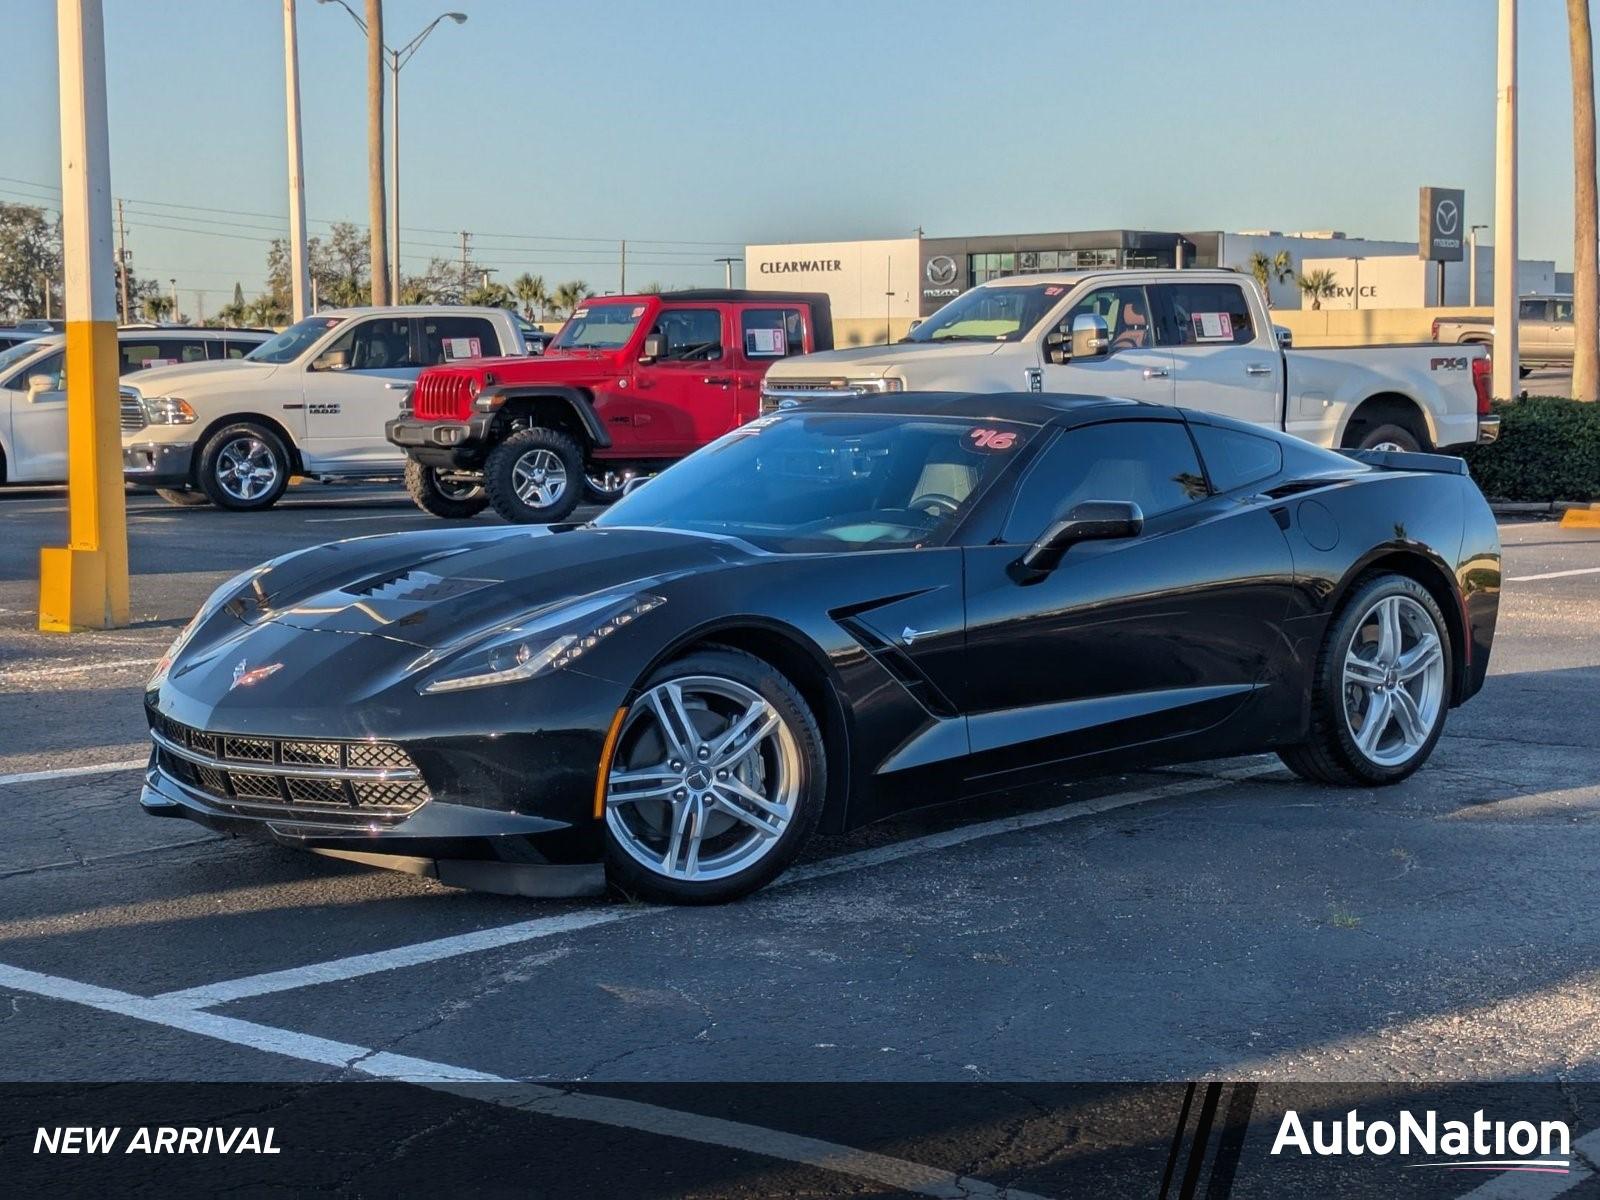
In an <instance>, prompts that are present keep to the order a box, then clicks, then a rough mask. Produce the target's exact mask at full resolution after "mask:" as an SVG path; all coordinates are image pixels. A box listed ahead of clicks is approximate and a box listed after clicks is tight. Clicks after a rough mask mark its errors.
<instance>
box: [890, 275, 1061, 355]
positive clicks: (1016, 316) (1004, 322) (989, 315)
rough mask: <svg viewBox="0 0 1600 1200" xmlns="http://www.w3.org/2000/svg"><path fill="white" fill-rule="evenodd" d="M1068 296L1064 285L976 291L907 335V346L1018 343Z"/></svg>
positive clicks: (1051, 284) (966, 294)
mask: <svg viewBox="0 0 1600 1200" xmlns="http://www.w3.org/2000/svg"><path fill="white" fill-rule="evenodd" d="M1066 294H1067V286H1066V284H1062V283H1038V284H1034V285H1032V286H1031V287H1019V286H1011V287H1007V286H1001V287H980V288H973V289H972V290H971V291H970V292H963V293H962V294H961V295H959V296H957V297H956V298H955V299H954V300H952V301H950V303H949V304H946V305H945V306H944V307H943V308H941V309H940V310H939V311H938V312H936V313H934V314H933V316H931V317H929V318H928V319H927V320H926V321H924V322H922V324H920V325H918V326H917V327H916V328H915V329H913V330H912V331H911V332H910V333H908V334H906V336H905V337H904V338H902V339H901V340H902V341H907V342H1016V341H1020V340H1021V339H1022V338H1023V337H1024V336H1026V334H1027V333H1028V331H1029V330H1030V329H1032V328H1033V327H1034V326H1035V325H1037V324H1038V323H1039V322H1040V321H1042V320H1043V319H1044V317H1045V314H1047V313H1048V312H1049V311H1050V310H1051V309H1052V308H1054V307H1055V306H1056V304H1057V303H1058V302H1059V301H1060V300H1061V298H1062V297H1063V296H1065V295H1066Z"/></svg>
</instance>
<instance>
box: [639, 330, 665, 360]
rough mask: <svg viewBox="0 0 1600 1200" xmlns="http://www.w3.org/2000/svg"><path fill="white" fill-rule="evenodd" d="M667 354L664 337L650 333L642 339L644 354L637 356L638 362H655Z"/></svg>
mask: <svg viewBox="0 0 1600 1200" xmlns="http://www.w3.org/2000/svg"><path fill="white" fill-rule="evenodd" d="M666 352H667V339H666V337H665V335H663V334H659V333H652V334H649V335H648V336H646V338H645V339H644V352H643V353H642V354H640V355H639V361H640V362H644V363H647V362H655V361H656V359H658V358H660V357H662V356H663V355H665V354H666Z"/></svg>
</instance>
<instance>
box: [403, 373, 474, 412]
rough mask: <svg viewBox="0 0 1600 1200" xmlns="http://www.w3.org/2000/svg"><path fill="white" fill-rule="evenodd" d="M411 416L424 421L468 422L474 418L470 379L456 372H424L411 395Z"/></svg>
mask: <svg viewBox="0 0 1600 1200" xmlns="http://www.w3.org/2000/svg"><path fill="white" fill-rule="evenodd" d="M411 413H412V415H413V416H415V417H417V418H419V419H420V420H423V421H465V420H466V419H467V418H468V417H470V416H471V415H472V391H471V382H470V380H469V379H468V377H467V376H466V375H462V374H459V373H457V372H454V371H439V370H428V371H424V372H423V373H422V374H421V375H420V376H419V377H418V378H417V386H416V388H415V389H414V390H413V391H412V393H411Z"/></svg>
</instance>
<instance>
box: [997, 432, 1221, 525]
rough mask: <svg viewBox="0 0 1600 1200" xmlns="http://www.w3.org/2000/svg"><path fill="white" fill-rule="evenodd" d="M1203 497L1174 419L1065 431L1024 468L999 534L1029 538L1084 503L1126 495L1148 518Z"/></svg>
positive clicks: (1196, 466)
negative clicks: (1003, 527) (1013, 500)
mask: <svg viewBox="0 0 1600 1200" xmlns="http://www.w3.org/2000/svg"><path fill="white" fill-rule="evenodd" d="M1208 494H1209V493H1208V492H1207V490H1206V482H1205V476H1204V475H1202V474H1201V472H1200V460H1199V459H1197V458H1196V457H1195V453H1194V443H1193V442H1191V441H1190V440H1189V435H1188V433H1187V432H1186V431H1185V430H1184V427H1183V426H1182V425H1181V424H1179V423H1178V422H1176V421H1112V422H1109V423H1107V424H1105V425H1090V426H1087V427H1086V428H1083V429H1069V430H1067V431H1066V432H1065V433H1064V434H1062V435H1061V436H1060V437H1058V438H1057V439H1056V440H1055V441H1054V442H1053V443H1051V445H1050V446H1048V447H1047V448H1046V449H1045V451H1044V453H1043V454H1041V455H1040V456H1039V458H1038V459H1037V460H1035V462H1034V464H1033V465H1032V466H1031V467H1029V468H1028V474H1027V477H1026V478H1025V479H1023V481H1022V485H1021V487H1019V488H1018V489H1017V499H1016V502H1015V503H1014V504H1013V505H1012V509H1011V516H1010V518H1009V519H1007V521H1006V528H1005V534H1004V537H1005V540H1006V541H1008V542H1016V543H1026V542H1032V541H1033V540H1034V539H1035V538H1037V537H1038V536H1039V535H1040V534H1041V533H1043V532H1044V531H1045V529H1046V528H1047V527H1048V526H1049V524H1050V522H1051V521H1053V520H1055V519H1056V518H1057V517H1061V516H1065V515H1066V514H1067V513H1068V512H1069V511H1071V509H1072V508H1073V506H1075V505H1078V504H1082V503H1083V502H1084V501H1086V500H1132V501H1133V502H1134V503H1135V504H1137V505H1138V506H1139V508H1140V510H1141V511H1142V512H1143V513H1144V515H1145V518H1146V519H1149V518H1150V517H1157V516H1160V515H1161V514H1162V513H1165V512H1171V511H1173V510H1174V509H1178V508H1182V507H1184V505H1186V504H1193V503H1194V502H1195V501H1197V500H1203V499H1205V498H1206V496H1207V495H1208Z"/></svg>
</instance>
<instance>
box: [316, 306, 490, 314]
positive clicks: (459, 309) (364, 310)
mask: <svg viewBox="0 0 1600 1200" xmlns="http://www.w3.org/2000/svg"><path fill="white" fill-rule="evenodd" d="M510 312H511V310H510V309H509V308H489V307H484V306H482V305H475V304H362V305H356V306H354V307H352V308H319V309H317V311H316V312H314V313H307V314H306V316H307V317H367V316H372V315H374V314H376V313H384V314H389V315H393V316H396V317H459V316H473V317H484V316H490V315H492V314H495V313H503V314H507V315H509V314H510Z"/></svg>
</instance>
